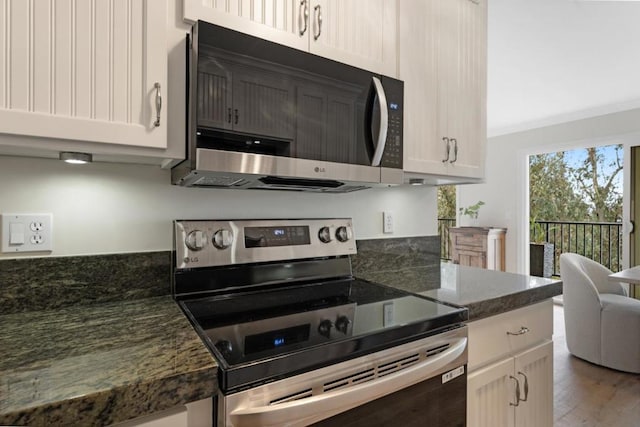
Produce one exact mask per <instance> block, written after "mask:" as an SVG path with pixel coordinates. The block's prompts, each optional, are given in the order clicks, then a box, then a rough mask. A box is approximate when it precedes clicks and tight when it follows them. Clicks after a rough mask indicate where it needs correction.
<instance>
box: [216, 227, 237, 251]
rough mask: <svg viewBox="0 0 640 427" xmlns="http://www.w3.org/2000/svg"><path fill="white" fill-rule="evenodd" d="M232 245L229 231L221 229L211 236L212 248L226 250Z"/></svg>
mask: <svg viewBox="0 0 640 427" xmlns="http://www.w3.org/2000/svg"><path fill="white" fill-rule="evenodd" d="M232 243H233V233H232V232H231V230H227V229H224V228H223V229H221V230H218V231H216V232H215V233H214V234H213V246H215V247H216V248H218V249H227V248H228V247H229V246H231V244H232Z"/></svg>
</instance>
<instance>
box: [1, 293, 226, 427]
mask: <svg viewBox="0 0 640 427" xmlns="http://www.w3.org/2000/svg"><path fill="white" fill-rule="evenodd" d="M0 354H1V356H0V425H30V426H34V427H37V426H45V425H46V426H49V425H65V426H73V425H77V426H86V425H92V426H93V425H109V424H113V423H116V422H119V421H123V420H126V419H131V418H136V417H139V416H143V415H147V414H150V413H153V412H157V411H162V410H164V409H169V408H172V407H175V406H178V405H181V404H184V403H188V402H192V401H196V400H200V399H205V398H208V397H211V396H212V395H213V394H214V393H215V391H216V390H217V380H216V372H217V365H216V363H215V360H214V359H213V357H212V356H211V354H210V353H209V352H208V350H207V349H206V347H205V346H204V344H203V342H202V341H201V339H200V338H199V337H198V335H197V334H196V332H195V331H194V330H193V328H192V327H191V325H190V323H189V321H188V320H187V318H186V317H185V316H184V314H183V313H182V312H181V311H180V309H179V307H178V306H177V305H176V303H175V302H174V301H173V299H172V298H171V297H170V296H164V297H154V298H143V299H136V300H129V301H121V302H110V303H102V304H94V305H86V306H74V307H69V308H62V309H55V310H46V311H35V312H25V313H16V314H9V315H4V316H0Z"/></svg>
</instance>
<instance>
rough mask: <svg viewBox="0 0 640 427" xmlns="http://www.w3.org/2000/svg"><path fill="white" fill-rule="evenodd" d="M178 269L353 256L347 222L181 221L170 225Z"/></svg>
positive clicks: (342, 219) (354, 246)
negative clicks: (172, 231)
mask: <svg viewBox="0 0 640 427" xmlns="http://www.w3.org/2000/svg"><path fill="white" fill-rule="evenodd" d="M174 247H175V251H176V268H197V267H214V266H224V265H232V264H247V263H255V262H269V261H283V260H289V259H291V260H293V259H303V258H316V257H324V256H339V255H350V254H355V253H356V242H355V237H354V232H353V223H352V221H351V219H348V218H338V219H293V220H239V221H222V220H180V221H175V222H174Z"/></svg>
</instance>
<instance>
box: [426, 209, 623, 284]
mask: <svg viewBox="0 0 640 427" xmlns="http://www.w3.org/2000/svg"><path fill="white" fill-rule="evenodd" d="M536 222H537V223H538V224H540V226H541V227H542V229H543V230H544V236H545V240H546V241H547V242H549V243H553V244H554V262H553V275H554V276H559V275H560V254H562V253H564V252H574V253H578V254H580V255H584V256H586V257H587V258H591V259H592V260H594V261H597V262H598V263H600V264H602V265H604V266H605V267H607V268H609V269H610V270H612V271H613V272H618V271H620V270H622V223H620V222H577V221H536ZM455 226H456V220H455V219H453V218H438V234H439V235H440V258H442V259H443V260H449V259H450V257H449V227H455Z"/></svg>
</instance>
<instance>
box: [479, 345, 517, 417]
mask: <svg viewBox="0 0 640 427" xmlns="http://www.w3.org/2000/svg"><path fill="white" fill-rule="evenodd" d="M513 378H514V377H513V358H512V357H509V358H507V359H506V360H503V361H501V362H498V363H494V364H493V365H490V366H487V367H486V368H483V369H480V370H478V371H475V372H473V373H471V374H469V376H468V378H467V426H468V427H513V426H514V425H515V414H514V412H513V408H514V407H513V405H514V404H515V403H516V399H515V385H516V381H515V380H514V379H513Z"/></svg>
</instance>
